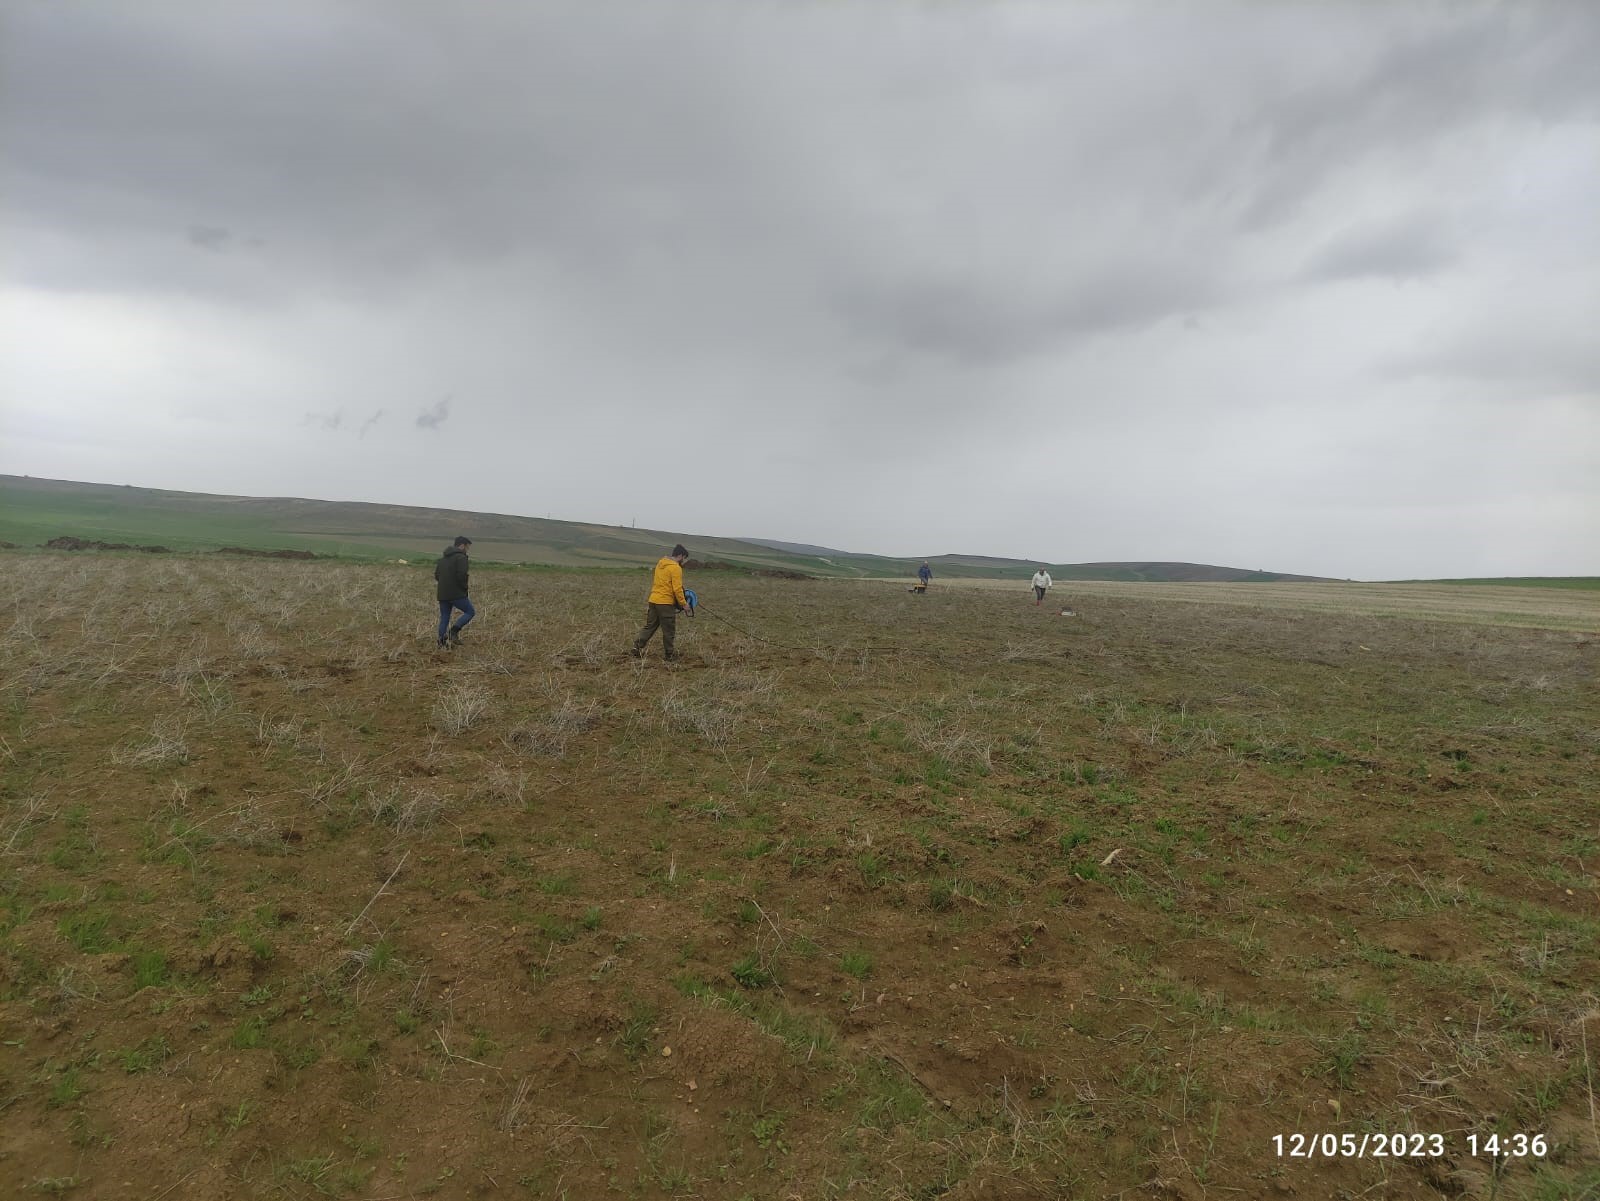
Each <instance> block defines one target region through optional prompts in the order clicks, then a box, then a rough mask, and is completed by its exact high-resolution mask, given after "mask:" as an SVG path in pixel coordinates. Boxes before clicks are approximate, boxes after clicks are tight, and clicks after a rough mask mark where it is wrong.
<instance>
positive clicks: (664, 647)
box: [628, 542, 689, 661]
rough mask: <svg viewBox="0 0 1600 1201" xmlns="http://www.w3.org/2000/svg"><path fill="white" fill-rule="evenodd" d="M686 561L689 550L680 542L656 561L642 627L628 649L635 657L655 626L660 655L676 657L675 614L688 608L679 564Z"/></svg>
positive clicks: (667, 657)
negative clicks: (658, 638)
mask: <svg viewBox="0 0 1600 1201" xmlns="http://www.w3.org/2000/svg"><path fill="white" fill-rule="evenodd" d="M688 560H689V552H688V551H686V550H685V549H684V548H683V543H681V542H680V543H678V545H677V546H674V547H673V548H672V554H670V555H668V556H667V557H665V558H663V559H661V560H660V561H658V562H657V563H656V574H655V578H654V579H653V580H651V581H650V599H649V601H648V602H647V603H646V604H645V612H644V628H643V629H641V630H640V631H639V636H638V637H637V638H635V639H634V640H633V649H632V650H630V651H629V652H628V653H629V654H631V655H632V656H633V657H634V658H635V659H638V658H640V657H641V656H643V654H644V647H645V643H647V642H649V641H650V639H651V638H653V637H655V632H656V629H657V627H659V628H660V630H661V654H662V657H663V658H665V659H667V660H668V661H671V660H673V659H676V658H677V657H678V655H677V652H676V651H675V650H674V649H673V642H674V639H675V638H676V637H677V626H678V614H679V612H681V611H682V610H684V609H687V608H688V607H689V598H688V597H686V596H684V594H683V565H684V564H685V563H686V562H688Z"/></svg>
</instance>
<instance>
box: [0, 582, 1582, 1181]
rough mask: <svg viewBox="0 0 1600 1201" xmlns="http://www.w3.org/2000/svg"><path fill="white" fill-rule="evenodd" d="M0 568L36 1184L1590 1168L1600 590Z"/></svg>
mask: <svg viewBox="0 0 1600 1201" xmlns="http://www.w3.org/2000/svg"><path fill="white" fill-rule="evenodd" d="M6 568H7V569H6V571H5V572H4V573H0V575H3V577H4V581H5V582H4V585H3V589H4V592H5V594H6V600H7V611H8V613H9V614H10V619H9V620H10V624H9V627H8V628H6V629H4V630H3V631H0V634H3V639H0V646H3V649H4V654H3V656H0V685H3V688H4V699H5V709H4V713H3V719H4V724H3V725H0V767H3V768H4V771H5V784H4V789H3V793H0V1181H4V1182H6V1183H5V1184H4V1185H0V1192H4V1193H5V1194H6V1195H7V1196H11V1195H16V1196H30V1195H40V1196H46V1195H65V1196H70V1197H74V1198H144V1199H149V1198H186V1197H196V1198H222V1197H229V1198H231V1197H241V1198H257V1197H289V1198H299V1197H313V1196H319V1195H349V1196H353V1197H362V1198H401V1197H413V1196H415V1197H422V1196H436V1197H441V1198H457V1197H506V1198H513V1197H539V1198H544V1197H550V1198H556V1197H568V1198H573V1199H574V1201H577V1199H587V1198H601V1197H607V1196H618V1197H628V1198H635V1197H637V1198H655V1197H689V1196H693V1197H701V1198H715V1199H724V1198H726V1199H730V1201H732V1199H735V1198H743V1197H752V1198H754V1197H760V1198H787V1197H799V1198H808V1199H809V1198H833V1197H844V1196H854V1197H863V1198H934V1197H948V1198H961V1199H964V1201H975V1199H978V1198H996V1199H1001V1198H1004V1199H1022V1198H1057V1197H1084V1198H1099V1197H1112V1196H1127V1197H1139V1196H1151V1197H1179V1198H1203V1197H1216V1198H1238V1197H1245V1198H1254V1197H1280V1196H1298V1197H1301V1198H1321V1197H1336V1196H1342V1197H1350V1198H1356V1197H1361V1198H1371V1199H1379V1198H1412V1197H1423V1198H1434V1197H1439V1196H1445V1197H1462V1196H1464V1197H1474V1198H1488V1197H1497V1198H1499V1197H1503V1198H1545V1199H1551V1201H1553V1199H1555V1198H1569V1197H1591V1198H1592V1197H1595V1196H1600V1127H1597V1117H1596V1112H1595V1096H1596V1089H1597V1086H1600V1080H1597V1076H1600V998H1597V987H1600V984H1597V982H1600V894H1597V880H1596V863H1597V861H1600V807H1597V805H1596V803H1595V784H1596V776H1597V772H1596V753H1597V750H1600V746H1597V734H1596V731H1597V727H1600V721H1597V718H1600V700H1597V695H1596V687H1595V668H1596V658H1597V646H1600V639H1597V638H1596V637H1595V635H1593V634H1592V633H1585V632H1584V631H1585V630H1589V631H1593V630H1596V629H1600V605H1597V600H1596V599H1587V600H1585V599H1582V598H1580V599H1579V600H1577V601H1576V602H1574V601H1573V600H1572V599H1571V598H1570V597H1567V596H1562V597H1561V598H1560V603H1561V604H1576V605H1577V606H1578V612H1579V615H1578V616H1577V617H1576V618H1573V617H1572V616H1571V614H1570V613H1566V612H1565V611H1564V612H1563V613H1562V614H1557V615H1555V616H1544V617H1541V616H1539V615H1538V613H1537V612H1535V613H1534V616H1533V618H1532V620H1533V621H1534V622H1536V623H1537V622H1539V621H1543V622H1544V623H1545V624H1546V625H1547V626H1548V627H1550V628H1537V625H1524V626H1509V625H1504V624H1494V623H1495V622H1500V621H1503V620H1505V617H1504V615H1505V614H1508V613H1509V614H1517V613H1521V614H1523V615H1524V616H1526V615H1527V613H1528V612H1529V610H1530V608H1531V609H1532V610H1535V611H1536V610H1537V609H1538V606H1540V605H1544V604H1548V603H1552V601H1551V598H1549V597H1548V596H1544V595H1540V594H1537V593H1535V594H1533V595H1531V596H1530V595H1527V593H1526V590H1513V589H1497V590H1493V591H1494V592H1495V593H1496V595H1495V596H1494V597H1492V598H1490V599H1489V601H1488V602H1487V605H1488V607H1487V608H1486V609H1484V610H1482V611H1480V612H1479V613H1478V615H1476V616H1474V615H1472V614H1463V613H1461V612H1459V611H1457V612H1452V613H1451V614H1450V615H1449V616H1450V618H1451V620H1448V621H1445V620H1437V619H1435V618H1434V617H1432V616H1430V617H1427V618H1424V617H1419V616H1417V615H1416V614H1437V613H1439V612H1440V609H1439V604H1441V603H1443V602H1442V601H1441V600H1440V598H1439V597H1437V596H1434V597H1433V599H1432V600H1428V599H1426V598H1425V599H1424V600H1423V601H1420V602H1415V603H1413V602H1411V601H1404V600H1403V598H1399V597H1397V596H1394V595H1392V594H1391V595H1386V596H1382V597H1379V599H1378V600H1377V601H1372V602H1371V603H1368V602H1367V601H1363V602H1361V603H1353V604H1350V605H1348V606H1346V607H1345V608H1344V609H1343V610H1342V611H1341V610H1340V608H1339V607H1338V606H1337V605H1334V606H1332V607H1331V608H1326V609H1321V610H1320V611H1313V610H1311V609H1308V608H1306V607H1305V606H1307V605H1310V604H1311V598H1312V597H1313V596H1316V597H1318V598H1319V599H1318V600H1317V602H1316V603H1317V605H1319V606H1320V605H1321V604H1322V603H1323V601H1322V599H1320V598H1322V597H1324V596H1325V595H1326V592H1325V590H1324V591H1323V592H1318V593H1312V592H1305V593H1302V594H1301V597H1302V600H1301V601H1300V602H1295V601H1294V599H1293V594H1292V593H1290V594H1288V595H1289V596H1290V600H1289V601H1288V602H1282V601H1281V599H1270V598H1273V597H1277V596H1278V594H1279V593H1281V592H1282V590H1281V589H1274V590H1273V592H1272V593H1270V594H1269V593H1267V592H1251V591H1248V590H1236V591H1235V592H1233V593H1232V594H1226V595H1225V596H1224V599H1225V600H1227V603H1206V604H1199V603H1192V602H1191V601H1190V600H1186V599H1178V594H1177V593H1176V592H1174V591H1173V590H1172V587H1171V586H1139V587H1134V588H1115V587H1106V586H1101V587H1078V586H1074V587H1073V588H1070V589H1069V588H1062V589H1058V591H1057V593H1056V594H1055V595H1054V596H1053V597H1052V599H1053V600H1058V599H1059V598H1061V597H1062V596H1066V597H1069V598H1070V600H1071V602H1072V603H1073V605H1074V608H1075V609H1076V611H1077V613H1078V616H1076V617H1073V618H1062V617H1060V616H1058V613H1059V607H1060V606H1059V604H1057V605H1053V606H1051V607H1046V608H1035V607H1034V606H1033V605H1032V603H1031V598H1030V597H1028V596H1027V594H1026V593H1024V592H1022V591H1021V590H1020V589H1014V590H1011V591H998V590H984V589H978V588H963V589H956V588H942V587H939V586H938V582H937V581H936V586H935V588H934V590H933V591H932V592H930V593H929V594H928V595H927V596H911V595H908V594H907V593H906V592H905V590H904V588H903V587H902V586H901V585H899V584H896V583H870V582H833V583H823V582H774V581H754V580H748V579H741V578H737V577H732V576H715V575H711V574H707V575H705V576H703V577H701V578H698V579H695V580H691V584H692V585H693V586H696V587H697V588H698V589H699V590H700V592H701V594H702V596H703V598H704V600H705V601H706V603H707V605H708V609H707V610H706V612H704V613H703V614H702V615H701V616H700V617H699V618H697V619H696V620H695V621H693V622H689V621H683V622H681V623H680V626H681V630H680V638H681V641H682V649H683V651H684V660H683V661H682V662H681V663H680V664H677V665H674V666H670V667H669V666H667V665H665V664H663V663H662V661H661V660H660V658H659V646H653V647H652V648H651V654H650V657H648V658H646V659H645V660H644V661H642V662H641V661H635V660H632V659H629V658H628V657H627V656H626V655H624V654H623V653H622V650H623V647H624V646H625V644H626V643H627V641H628V639H629V638H630V636H631V635H632V633H633V630H634V628H635V627H636V625H637V623H638V621H639V618H640V615H641V614H640V611H641V610H642V598H643V593H644V587H645V579H646V577H645V574H644V573H643V572H639V573H620V574H618V573H613V574H588V575H585V574H559V573H536V572H492V571H485V570H480V571H479V572H478V573H477V574H476V576H475V583H474V592H475V595H476V598H477V601H478V604H479V606H480V608H481V612H482V616H481V618H480V620H479V621H478V623H476V624H475V625H474V626H473V627H471V629H470V630H469V633H468V637H467V644H466V645H465V646H464V647H463V648H462V649H461V650H459V651H456V652H454V653H440V652H437V651H435V650H434V649H432V647H431V642H432V634H431V629H430V626H431V610H432V608H433V605H432V583H431V579H430V578H429V574H428V571H427V569H426V568H421V569H419V568H417V567H414V566H413V567H399V566H393V567H357V566H339V565H329V564H323V563H316V564H299V563H266V562H222V561H217V560H215V559H211V560H201V559H170V560H168V559H163V560H153V559H139V558H133V557H119V556H115V555H106V556H93V555H91V556H87V557H84V556H78V557H74V556H72V555H67V554H60V555H49V554H16V555H11V556H8V558H7V561H6ZM1501 594H1507V595H1501ZM1348 595H1350V596H1356V595H1357V594H1355V593H1351V594H1348ZM1361 595H1363V596H1364V595H1365V594H1361ZM1589 595H1590V596H1592V595H1593V594H1589ZM1450 596H1452V597H1455V598H1456V599H1454V600H1450V601H1449V603H1450V604H1452V605H1453V604H1456V603H1458V601H1459V594H1455V593H1451V594H1450ZM1207 599H1215V597H1214V596H1208V597H1207ZM1285 605H1286V606H1287V607H1285ZM1375 605H1376V606H1377V607H1376V608H1374V606H1375ZM1584 605H1587V609H1585V608H1584V607H1583V606H1584ZM1363 609H1365V610H1367V611H1360V610H1363ZM1408 613H1409V614H1410V615H1408ZM1585 614H1586V616H1585ZM1497 615H1498V616H1497ZM1398 1135H1406V1136H1408V1137H1407V1138H1406V1139H1404V1140H1391V1138H1390V1137H1389V1136H1398ZM1494 1135H1500V1136H1503V1137H1504V1139H1505V1142H1504V1144H1503V1147H1504V1149H1506V1150H1510V1151H1512V1152H1514V1154H1512V1155H1511V1156H1510V1157H1504V1156H1502V1157H1498V1158H1497V1157H1496V1156H1494V1155H1493V1154H1491V1149H1492V1148H1491V1144H1490V1141H1489V1140H1490V1138H1491V1136H1494ZM1306 1136H1332V1138H1331V1139H1324V1138H1320V1137H1319V1138H1318V1140H1317V1141H1316V1142H1315V1143H1313V1144H1312V1145H1311V1149H1312V1152H1313V1153H1312V1154H1311V1155H1309V1156H1306V1155H1303V1154H1298V1155H1297V1154H1291V1152H1294V1151H1297V1150H1300V1151H1303V1150H1304V1149H1305V1145H1304V1144H1303V1143H1302V1142H1300V1141H1297V1140H1298V1139H1303V1138H1304V1137H1306ZM1344 1136H1348V1138H1347V1139H1344V1141H1343V1142H1341V1139H1343V1138H1344ZM1379 1136H1382V1137H1379ZM1515 1136H1522V1138H1521V1139H1520V1140H1518V1139H1517V1138H1516V1137H1515ZM1397 1141H1398V1143H1399V1145H1398V1146H1397V1145H1396V1144H1397ZM1380 1151H1384V1152H1388V1153H1387V1154H1380V1153H1379V1152H1380ZM1395 1151H1400V1152H1402V1153H1400V1154H1395V1153H1394V1152H1395ZM1414 1152H1415V1153H1414Z"/></svg>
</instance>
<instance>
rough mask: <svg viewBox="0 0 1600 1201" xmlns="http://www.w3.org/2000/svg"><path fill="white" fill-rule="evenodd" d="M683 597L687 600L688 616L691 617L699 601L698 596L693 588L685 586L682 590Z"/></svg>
mask: <svg viewBox="0 0 1600 1201" xmlns="http://www.w3.org/2000/svg"><path fill="white" fill-rule="evenodd" d="M683 598H684V600H686V601H688V602H689V616H691V617H693V616H694V607H695V606H696V605H697V604H699V603H700V598H699V597H697V596H695V594H694V589H693V588H685V589H684V590H683Z"/></svg>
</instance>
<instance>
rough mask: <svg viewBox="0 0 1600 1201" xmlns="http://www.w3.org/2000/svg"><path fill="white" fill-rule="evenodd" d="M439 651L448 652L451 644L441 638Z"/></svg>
mask: <svg viewBox="0 0 1600 1201" xmlns="http://www.w3.org/2000/svg"><path fill="white" fill-rule="evenodd" d="M439 649H440V650H442V651H447V650H449V649H450V644H449V643H448V642H446V641H445V640H444V639H443V638H441V639H439Z"/></svg>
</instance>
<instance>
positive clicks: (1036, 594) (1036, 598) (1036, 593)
mask: <svg viewBox="0 0 1600 1201" xmlns="http://www.w3.org/2000/svg"><path fill="white" fill-rule="evenodd" d="M1043 599H1044V589H1043V588H1041V587H1040V586H1039V585H1038V584H1035V585H1034V586H1033V603H1034V604H1036V605H1037V604H1038V603H1039V602H1040V601H1042V600H1043Z"/></svg>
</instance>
